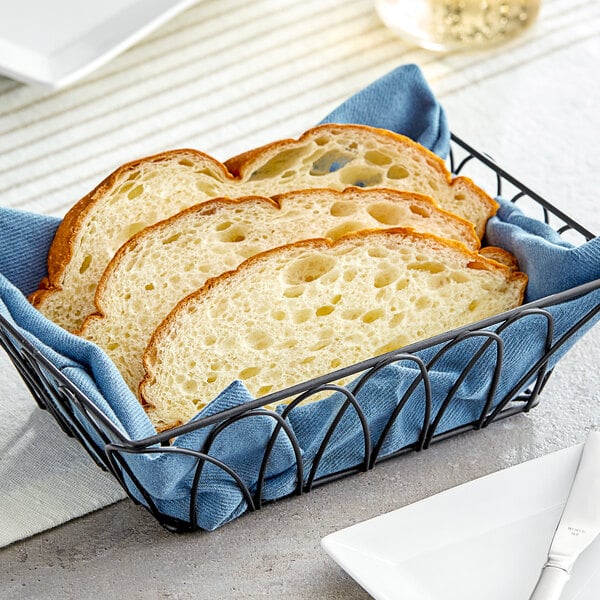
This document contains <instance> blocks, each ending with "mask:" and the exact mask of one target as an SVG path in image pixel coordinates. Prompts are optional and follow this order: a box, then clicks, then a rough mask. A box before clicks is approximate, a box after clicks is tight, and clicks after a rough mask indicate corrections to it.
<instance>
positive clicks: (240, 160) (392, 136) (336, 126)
mask: <svg viewBox="0 0 600 600" xmlns="http://www.w3.org/2000/svg"><path fill="white" fill-rule="evenodd" d="M321 131H327V132H328V133H336V132H339V131H344V132H348V131H356V132H360V133H367V132H368V133H369V135H373V134H375V135H379V136H381V137H382V138H384V139H389V140H393V141H394V143H397V142H401V143H404V144H406V145H407V146H410V147H411V148H414V149H415V150H416V151H417V152H419V153H423V154H424V155H425V156H427V158H428V161H427V162H429V163H430V164H431V166H433V167H434V168H435V169H437V170H438V171H439V172H440V173H444V174H448V169H446V165H445V164H444V161H443V160H442V159H441V158H440V157H439V156H438V155H437V154H434V153H433V152H431V150H428V149H427V148H425V147H424V146H421V145H420V144H418V143H417V142H415V141H414V140H411V139H410V138H408V137H406V136H404V135H401V134H399V133H395V132H393V131H389V130H387V129H379V128H377V127H369V126H367V125H357V124H352V123H325V124H323V125H318V126H317V127H313V128H312V129H308V130H307V131H305V132H304V133H303V134H302V135H301V136H300V137H299V138H297V139H295V138H287V139H283V140H277V141H275V142H271V143H269V144H265V145H264V146H259V147H258V148H253V149H252V150H248V151H246V152H242V153H241V154H237V155H236V156H233V157H232V158H229V159H227V160H226V161H225V163H224V165H225V167H226V168H227V170H228V171H229V172H230V173H231V174H232V175H233V176H234V177H239V178H243V177H245V176H246V175H247V170H248V168H249V165H250V164H251V163H252V162H254V160H255V159H256V158H257V157H258V156H261V155H263V154H264V153H265V152H267V151H270V150H277V151H279V150H285V149H286V148H287V147H288V146H296V145H298V144H301V143H302V142H304V141H306V140H309V139H310V138H312V137H316V136H318V134H319V133H320V132H321ZM450 180H451V178H450V179H449V180H448V183H450Z"/></svg>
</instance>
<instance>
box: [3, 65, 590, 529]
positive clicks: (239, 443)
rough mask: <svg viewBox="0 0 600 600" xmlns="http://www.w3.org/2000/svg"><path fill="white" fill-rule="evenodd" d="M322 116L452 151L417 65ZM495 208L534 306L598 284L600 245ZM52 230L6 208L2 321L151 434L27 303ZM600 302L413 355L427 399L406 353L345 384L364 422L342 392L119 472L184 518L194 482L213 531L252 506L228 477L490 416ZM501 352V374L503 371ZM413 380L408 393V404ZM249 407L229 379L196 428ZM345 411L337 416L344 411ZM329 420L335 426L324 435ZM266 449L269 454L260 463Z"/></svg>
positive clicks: (147, 500)
mask: <svg viewBox="0 0 600 600" xmlns="http://www.w3.org/2000/svg"><path fill="white" fill-rule="evenodd" d="M327 121H329V122H332V121H336V122H347V123H363V124H368V125H371V126H375V127H384V128H387V129H392V130H394V131H397V132H399V133H403V134H406V135H410V136H411V137H413V138H414V139H415V140H416V141H418V142H420V143H422V144H423V145H425V146H427V147H429V148H430V149H432V150H433V151H435V152H436V153H438V154H439V155H440V156H446V154H447V152H448V148H449V131H448V126H447V122H446V118H445V115H444V111H443V109H442V107H441V106H440V105H439V103H438V102H437V100H436V99H435V97H434V95H433V94H432V92H431V90H430V89H429V87H428V85H427V83H426V81H425V80H424V79H423V76H422V74H421V73H420V71H419V69H418V67H416V66H414V65H407V66H405V67H401V68H398V69H396V70H394V71H392V72H391V73H389V74H388V75H386V76H385V77H383V78H381V79H379V80H377V81H376V82H374V83H373V84H372V85H370V86H368V87H367V88H365V89H364V90H362V91H361V92H359V93H358V94H356V95H355V96H353V97H352V98H350V99H349V100H348V101H346V102H344V103H343V104H342V105H341V106H340V107H339V108H338V109H336V110H335V111H333V112H332V113H331V114H330V115H328V116H327V117H326V118H325V119H324V121H323V122H327ZM500 202H501V208H500V211H499V212H498V215H497V216H496V217H494V218H493V219H491V220H490V222H489V225H488V230H487V238H488V240H489V242H490V243H493V244H496V245H500V246H503V247H505V248H506V249H508V250H510V251H511V252H513V253H514V254H515V255H516V256H517V257H518V259H519V261H520V264H521V267H522V269H523V270H525V271H526V272H527V273H528V275H529V278H530V284H529V288H528V299H529V300H533V299H537V298H542V297H545V296H547V295H549V294H553V293H556V292H557V291H561V290H564V289H568V288H570V287H571V286H573V285H578V284H580V283H585V282H588V281H593V280H595V279H597V278H600V269H599V265H600V261H599V260H598V259H599V256H600V241H599V239H598V238H596V239H594V240H592V241H590V242H588V243H586V244H583V245H582V246H579V247H573V246H571V245H569V244H567V243H566V242H564V241H563V240H561V239H560V237H559V236H557V234H556V233H555V232H554V231H553V230H552V229H550V228H549V227H548V226H546V225H545V224H543V223H540V222H538V221H535V220H533V219H529V218H528V217H526V216H525V215H523V214H522V213H521V211H519V209H518V208H517V207H515V206H514V205H512V204H511V203H509V202H505V201H503V200H500ZM57 225H58V220H57V219H53V218H50V217H43V216H40V215H32V214H29V213H23V212H19V211H14V210H10V209H2V208H0V240H1V241H0V313H2V314H3V315H4V316H5V317H6V318H7V319H8V320H9V321H10V322H11V323H13V324H14V325H15V326H16V327H17V328H18V329H19V330H20V331H21V332H22V333H23V334H24V335H25V336H26V337H27V338H28V339H29V340H30V341H31V343H33V344H34V345H35V346H36V347H37V348H38V349H39V350H40V351H41V352H42V353H43V354H44V355H45V356H46V357H48V358H49V359H50V360H51V361H52V362H53V363H54V364H55V365H56V366H57V367H58V368H59V369H61V371H62V372H63V373H64V374H66V375H67V376H68V377H69V378H70V379H71V380H72V381H73V382H74V383H75V384H76V385H77V386H79V388H80V389H81V390H82V391H84V392H85V393H86V394H87V395H88V396H89V397H90V399H91V400H92V401H93V402H94V404H95V405H96V406H97V407H98V408H99V409H100V410H101V411H102V412H103V413H104V414H105V415H106V416H107V417H108V418H109V419H110V420H111V422H112V423H114V425H115V426H116V427H117V428H118V430H119V431H121V432H122V434H123V435H124V436H125V437H127V438H130V439H142V438H145V437H147V436H150V435H152V434H153V433H154V428H153V427H152V425H151V424H150V421H149V420H148V418H147V416H146V414H145V413H144V411H143V409H142V408H141V406H140V405H139V403H138V401H137V400H136V398H135V397H134V396H133V394H132V393H131V392H130V391H129V389H128V388H127V386H126V385H125V383H124V382H123V380H122V378H121V376H120V374H119V372H118V371H117V369H116V368H115V367H114V365H113V364H112V362H111V361H110V359H109V358H108V357H107V356H106V355H105V354H104V352H102V351H101V350H100V349H99V348H97V347H96V346H94V345H93V344H91V343H90V342H87V341H86V340H83V339H80V338H78V337H76V336H73V335H71V334H70V333H68V332H66V331H64V330H62V329H61V328H59V327H57V326H56V325H54V324H53V323H51V322H49V321H48V320H47V319H45V318H44V317H43V316H42V315H41V314H40V313H38V311H36V310H35V309H34V308H33V307H32V306H31V305H30V304H29V303H28V302H27V300H26V298H25V295H27V294H29V293H31V292H32V291H33V290H34V289H35V288H36V286H37V284H38V282H39V280H40V279H41V277H42V276H43V275H44V274H45V264H46V256H47V252H48V248H49V245H50V242H51V240H52V236H53V234H54V231H55V229H56V227H57ZM34 231H35V233H32V232H34ZM599 304H600V291H598V290H596V291H594V292H591V293H588V294H587V295H584V296H581V297H580V298H577V299H575V300H571V301H569V302H565V303H562V304H558V305H556V306H552V307H550V308H548V309H547V310H548V312H549V313H550V314H552V316H553V317H554V327H553V329H552V330H550V329H549V325H548V323H549V322H548V318H547V317H546V316H545V315H544V314H537V313H535V314H532V315H530V316H528V317H527V318H524V319H521V320H519V321H518V322H515V323H513V324H510V325H508V326H506V327H504V328H503V327H494V328H491V329H490V330H489V331H488V332H483V333H481V334H478V335H476V336H474V337H466V338H465V339H463V340H462V341H461V342H460V343H459V344H457V345H454V346H452V347H449V348H447V347H445V346H443V345H438V346H436V347H433V348H428V349H427V350H425V351H422V352H419V353H418V358H419V359H420V360H422V361H423V362H424V363H425V364H428V365H430V373H429V383H430V388H431V395H430V398H429V397H428V394H427V393H426V388H425V385H424V383H423V382H422V381H419V379H418V378H419V375H420V373H421V371H420V368H419V365H418V364H417V362H416V361H415V360H414V359H408V358H403V359H402V360H399V361H397V362H395V363H392V364H389V365H387V366H385V367H383V368H381V369H380V370H379V371H377V373H375V374H374V375H373V376H372V377H371V378H370V379H369V380H368V381H367V382H366V383H365V384H364V385H362V384H361V383H360V378H358V379H357V380H355V381H354V382H353V383H351V384H350V385H349V389H353V390H355V391H356V390H358V391H357V393H356V401H357V403H358V405H359V406H360V408H361V410H362V412H363V415H364V420H361V419H360V418H359V416H358V413H357V411H356V409H355V408H354V407H353V406H346V396H345V395H344V394H342V393H341V392H336V393H333V394H331V395H330V397H328V398H325V399H323V400H320V401H319V402H315V403H311V404H306V405H299V406H296V407H295V408H293V410H291V411H289V412H288V408H286V407H285V406H279V407H277V410H276V411H259V412H258V413H252V414H248V415H247V416H245V417H243V418H240V419H239V420H237V421H235V422H234V423H233V424H231V425H229V426H228V427H227V428H224V429H223V430H215V429H214V427H213V426H209V427H202V428H200V429H197V430H195V431H192V432H190V433H187V434H185V435H181V436H179V437H178V438H177V439H175V440H174V441H173V443H172V445H171V447H170V449H169V451H163V452H160V451H158V452H153V453H151V454H126V455H124V456H123V460H124V461H125V462H126V463H127V465H128V467H129V469H130V471H131V473H132V474H134V477H135V479H136V481H134V479H133V478H132V477H130V476H128V475H126V476H125V477H124V483H125V485H126V486H127V488H128V491H129V492H130V494H131V495H132V496H133V497H134V498H136V499H137V500H138V501H139V502H141V503H142V504H144V505H146V506H149V505H150V504H152V505H153V506H154V507H156V508H157V509H158V510H160V511H161V512H163V513H164V514H166V515H170V516H172V517H174V518H177V519H182V520H188V519H189V518H190V490H191V489H192V487H193V485H194V482H195V481H196V480H197V481H199V484H198V493H197V496H196V504H195V512H196V517H195V518H196V520H197V524H198V525H199V526H200V527H202V528H203V529H207V530H212V529H215V528H217V527H219V526H221V525H223V524H224V523H226V522H228V521H230V520H232V519H233V518H235V517H237V516H238V515H240V514H241V513H243V512H244V511H245V510H247V508H248V505H249V502H250V500H249V498H248V497H247V495H245V493H244V492H243V491H242V490H241V489H240V486H239V485H238V483H236V481H235V477H238V478H239V481H241V482H243V484H244V486H246V487H247V489H248V490H249V492H250V494H253V493H254V492H255V491H256V490H257V487H258V485H259V481H260V477H261V474H263V475H264V483H263V487H262V499H264V500H271V499H276V498H280V497H282V496H285V495H287V494H290V493H292V492H293V491H294V489H296V485H297V481H298V479H299V478H302V479H303V480H304V481H306V480H307V478H308V477H309V476H310V474H311V471H312V469H313V465H314V464H315V460H316V459H317V458H319V453H320V446H321V444H322V441H323V439H324V438H325V437H326V436H328V435H330V439H329V441H328V444H327V450H326V451H325V453H324V454H323V455H322V456H321V457H320V460H319V462H318V464H316V465H315V466H314V474H315V475H316V476H317V477H319V476H321V475H326V474H330V473H334V472H337V471H339V470H342V469H346V468H350V467H354V466H356V465H360V464H363V463H364V456H365V449H371V448H374V447H375V446H376V445H377V446H378V447H379V448H380V454H381V455H386V454H389V453H393V452H395V451H397V450H398V449H400V448H402V447H404V446H406V445H408V444H412V443H415V442H416V441H417V440H418V439H419V436H420V435H421V431H422V428H423V423H424V420H425V417H426V414H427V413H430V418H431V419H432V420H435V419H436V417H438V416H439V417H440V418H439V422H438V423H437V429H436V431H437V432H442V431H447V430H450V429H453V428H455V427H458V426H460V425H463V424H466V423H469V422H472V421H473V420H475V419H477V418H479V416H480V415H481V413H482V411H484V409H486V408H487V407H489V406H492V407H493V406H496V405H497V404H498V403H499V402H501V401H502V400H503V398H504V397H505V396H506V395H507V394H508V393H509V392H511V391H512V390H516V389H522V388H523V387H525V385H526V384H527V383H528V382H529V380H530V379H531V374H527V370H528V368H529V366H530V365H532V364H534V363H535V362H536V361H537V360H538V359H539V358H541V357H542V356H543V354H544V352H545V350H546V348H547V345H548V343H549V342H556V341H557V340H560V339H561V337H562V336H563V335H565V334H567V333H568V332H569V330H570V328H571V327H572V326H573V325H574V324H576V323H578V322H579V321H580V320H581V319H583V318H584V317H585V315H587V314H588V313H589V312H590V311H591V310H594V309H596V310H597V308H598V306H599ZM599 318H600V317H599V315H598V314H596V316H595V317H594V318H592V319H590V320H588V321H587V323H586V324H585V326H583V327H582V328H581V329H580V330H579V332H578V334H577V335H576V336H572V337H571V338H569V340H568V341H567V342H566V343H564V344H563V345H562V346H561V347H560V349H559V350H558V351H556V352H555V353H554V354H553V355H552V357H551V360H550V362H549V365H548V368H552V367H553V366H554V365H555V364H556V362H557V361H558V360H559V359H560V358H561V357H562V356H563V355H564V353H565V352H566V351H567V350H568V349H569V348H570V347H571V346H572V345H573V343H574V342H575V341H576V339H578V337H580V336H581V335H583V334H584V333H585V331H587V330H589V329H590V328H591V327H592V326H593V325H594V324H595V323H596V322H597V321H598V319H599ZM499 339H501V340H502V341H501V342H500V341H499ZM500 355H502V361H501V364H502V367H501V370H498V368H497V367H496V365H498V364H499V363H498V357H499V356H500ZM476 356H478V358H477V360H475V359H473V364H472V368H471V370H470V371H469V372H468V374H467V375H466V376H465V378H464V379H463V380H462V381H461V382H460V385H458V386H457V385H456V381H457V377H458V374H459V373H460V372H462V371H463V369H464V367H465V365H466V364H467V362H468V361H469V360H471V358H472V357H476ZM411 386H412V387H414V386H416V388H415V389H414V390H413V391H412V393H411V394H410V396H407V392H408V391H409V390H410V388H411ZM448 396H450V401H449V404H448V406H446V402H445V399H446V398H447V397H448ZM251 400H252V397H251V395H250V394H249V392H248V391H247V389H246V388H245V387H244V386H243V384H242V383H240V382H233V383H232V384H231V385H230V386H229V387H228V388H227V389H225V390H223V392H222V393H221V394H220V395H219V396H218V397H217V398H215V399H214V400H213V401H212V402H211V403H210V404H209V405H208V406H207V407H206V408H205V409H204V410H203V411H202V413H201V414H200V415H198V416H197V417H196V420H198V419H202V418H203V417H205V416H207V415H211V414H215V413H217V412H220V411H221V410H224V409H227V408H232V407H236V406H239V405H241V404H245V403H247V402H249V401H251ZM1 401H6V399H5V398H3V399H2V400H1ZM428 401H430V402H431V405H430V406H428ZM400 406H402V410H401V411H399V414H398V415H397V418H396V420H395V421H394V423H393V425H392V426H391V427H389V428H386V423H387V422H388V421H389V419H390V418H391V417H392V416H393V415H394V413H396V412H398V408H399V407H400ZM341 409H345V410H344V412H343V414H342V415H341V416H340V417H338V416H337V415H338V412H339V411H340V410H341ZM281 421H285V423H286V424H287V428H288V429H289V430H290V431H292V432H293V435H294V437H295V438H296V439H297V441H298V446H295V445H294V444H292V442H291V440H290V438H289V436H288V433H287V432H286V430H285V429H284V428H281ZM365 423H366V425H365ZM333 425H335V429H333V431H330V428H332V426H333ZM87 430H88V434H89V435H90V436H92V438H93V439H95V440H96V442H97V443H101V442H102V441H101V440H99V439H98V436H97V434H96V433H95V432H94V431H93V430H92V429H90V428H88V429H87ZM275 434H277V435H276V437H275V438H274V439H273V436H275ZM271 446H272V447H271ZM268 447H271V453H270V455H269V457H268V460H266V459H265V458H264V456H265V449H266V448H268ZM201 449H203V450H205V451H206V452H208V454H209V455H210V459H208V461H207V462H205V463H199V462H198V459H197V457H196V456H194V455H193V454H190V452H191V453H193V452H196V451H198V450H201ZM153 450H157V448H154V449H153ZM158 450H159V449H158ZM298 453H299V454H300V455H299V454H298ZM223 463H224V464H225V465H228V466H229V467H230V468H231V469H232V471H233V472H232V471H228V470H227V468H224V467H223ZM199 465H200V466H201V467H200V466H199ZM138 484H139V485H138ZM139 486H141V487H142V488H143V490H142V489H140V487H139Z"/></svg>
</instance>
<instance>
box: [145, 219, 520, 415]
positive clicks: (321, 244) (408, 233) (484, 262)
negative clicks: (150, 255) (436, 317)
mask: <svg viewBox="0 0 600 600" xmlns="http://www.w3.org/2000/svg"><path fill="white" fill-rule="evenodd" d="M371 235H381V236H396V235H401V236H403V237H409V238H412V239H413V240H418V241H427V242H429V243H431V244H434V245H438V246H440V247H442V248H443V249H444V250H448V249H452V250H453V251H456V252H459V253H461V254H462V255H463V256H464V257H465V258H467V259H472V262H473V263H474V265H473V268H476V269H481V270H488V271H492V272H493V271H496V272H502V273H504V274H505V276H506V279H507V282H508V283H513V282H517V283H519V284H520V285H521V289H520V294H519V302H518V304H519V305H520V304H522V303H523V298H524V296H525V288H526V285H527V281H528V277H527V275H526V274H525V273H522V272H520V271H515V270H513V269H511V268H509V267H507V266H506V265H504V264H502V263H499V262H497V261H495V260H492V259H488V258H486V257H485V256H482V255H481V254H478V253H477V252H475V251H472V250H469V249H468V248H467V247H466V246H464V245H463V244H461V243H460V242H455V241H454V240H447V239H445V238H440V237H438V236H435V235H432V234H427V233H420V232H417V231H414V230H413V229H409V228H405V227H395V228H390V229H368V230H361V231H357V232H353V233H350V234H347V235H345V236H342V237H340V238H339V239H337V240H336V241H334V242H332V241H331V240H329V239H327V238H314V239H310V240H301V241H298V242H294V243H292V244H286V245H284V246H279V247H277V248H271V249H270V250H266V251H264V252H261V253H259V254H255V255H254V256H251V257H250V258H248V259H246V260H245V261H244V262H243V263H241V264H240V265H239V266H238V267H237V268H235V269H232V270H230V271H226V272H224V273H222V274H221V275H218V276H217V277H211V278H210V279H208V280H207V281H206V283H205V284H204V285H203V286H202V287H201V288H199V289H198V290H195V291H194V292H192V293H191V294H188V295H187V296H185V297H184V298H182V299H181V300H180V301H179V302H178V303H177V305H176V306H175V307H174V308H173V309H172V310H171V312H170V313H169V314H168V315H167V316H166V317H165V318H164V319H163V321H162V322H161V323H160V324H159V325H158V327H157V328H156V329H155V331H154V333H153V334H152V337H151V338H150V341H149V342H148V346H147V348H146V351H145V352H144V355H143V358H142V362H143V366H144V372H145V375H144V378H143V379H142V380H141V382H140V384H139V386H138V397H139V398H140V400H141V403H142V406H144V407H145V408H146V409H147V408H150V407H152V406H153V405H152V403H151V402H149V401H148V399H147V398H146V397H145V396H144V389H145V388H146V387H147V386H148V385H150V384H151V382H152V379H153V372H152V367H151V365H150V360H149V357H148V355H149V354H150V353H152V352H155V348H156V347H157V346H158V345H159V344H160V340H161V337H162V336H163V335H164V333H165V332H166V330H167V329H168V328H169V327H170V326H171V324H172V321H173V320H174V319H176V317H177V315H178V314H179V313H180V312H182V311H185V310H187V307H188V306H189V305H190V304H192V303H193V302H194V301H195V300H196V299H197V298H198V297H200V296H202V295H203V294H205V293H207V292H208V291H209V290H211V289H212V288H214V287H215V286H217V285H220V284H222V283H223V282H226V281H227V280H228V279H231V278H233V277H236V276H237V274H238V273H240V272H242V271H244V270H247V269H251V268H253V267H254V265H255V263H260V262H262V261H264V260H269V259H270V257H271V256H273V255H276V254H279V253H282V252H285V251H287V249H288V248H291V247H293V248H300V247H306V248H310V247H312V248H315V249H318V248H328V249H329V248H333V247H335V246H336V245H339V244H340V243H342V242H344V241H347V240H348V239H359V238H364V237H369V236H371Z"/></svg>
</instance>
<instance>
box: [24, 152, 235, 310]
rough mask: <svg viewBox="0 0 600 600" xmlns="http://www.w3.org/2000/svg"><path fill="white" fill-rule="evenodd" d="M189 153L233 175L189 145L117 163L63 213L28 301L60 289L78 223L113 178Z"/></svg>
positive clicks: (113, 182)
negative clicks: (43, 271) (41, 274)
mask: <svg viewBox="0 0 600 600" xmlns="http://www.w3.org/2000/svg"><path fill="white" fill-rule="evenodd" d="M177 155H181V156H189V155H192V156H193V157H194V158H198V159H200V160H206V161H208V162H211V163H213V165H214V166H215V168H216V169H218V170H219V171H221V172H222V173H223V176H224V177H225V178H227V179H233V177H232V175H231V174H230V173H229V172H228V171H227V169H226V168H225V167H224V166H223V164H222V163H220V162H219V161H217V160H216V159H214V158H212V157H211V156H209V155H208V154H205V153H204V152H200V151H199V150H194V149H193V148H182V149H177V150H168V151H166V152H160V153H158V154H154V155H152V156H148V157H145V158H140V159H137V160H134V161H132V162H129V163H126V164H124V165H121V166H120V167H119V168H118V169H116V170H115V171H113V172H112V173H111V174H110V175H109V176H108V177H106V178H105V179H103V180H102V181H101V182H100V183H99V184H98V185H97V186H96V187H95V188H94V189H93V190H92V191H91V192H90V193H89V194H86V195H85V196H84V197H83V198H82V199H81V200H79V201H78V202H77V203H76V204H75V205H74V206H73V207H71V209H70V210H69V211H68V212H67V214H66V215H65V216H64V218H63V220H62V222H61V223H60V225H59V226H58V228H57V230H56V233H55V235H54V239H53V241H52V244H51V246H50V250H49V251H48V276H47V277H44V279H43V280H42V281H41V282H40V284H39V289H38V290H37V291H35V292H33V293H32V294H30V296H29V301H30V302H31V303H32V304H33V305H34V306H35V307H38V306H39V305H40V304H41V303H42V302H43V301H44V299H45V298H46V296H48V295H49V294H52V293H54V292H55V291H59V290H60V289H62V287H61V285H60V280H61V278H62V275H63V273H64V271H65V269H66V268H67V265H68V264H69V262H70V261H71V257H72V255H73V243H74V240H75V238H76V236H77V232H78V230H79V228H80V227H79V224H80V223H81V222H82V221H83V219H84V217H85V215H86V214H87V212H89V211H90V210H91V209H92V207H93V206H94V205H95V204H96V203H97V202H98V201H99V200H100V199H101V198H102V197H103V196H104V194H105V193H106V192H107V191H108V190H110V189H111V188H112V187H113V186H114V184H115V182H116V181H117V180H118V179H119V178H121V177H123V176H124V175H126V174H127V173H130V172H133V171H135V170H136V169H138V168H139V167H140V166H141V165H144V164H148V163H149V162H161V161H163V160H171V159H172V158H173V157H174V156H177Z"/></svg>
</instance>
